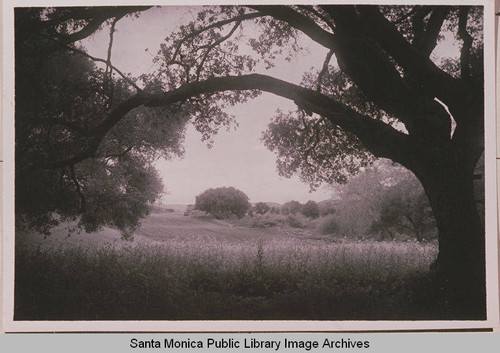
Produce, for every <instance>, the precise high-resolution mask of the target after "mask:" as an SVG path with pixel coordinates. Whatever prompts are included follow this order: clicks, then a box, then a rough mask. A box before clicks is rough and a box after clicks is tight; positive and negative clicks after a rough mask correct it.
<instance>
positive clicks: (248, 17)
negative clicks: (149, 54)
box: [169, 12, 264, 63]
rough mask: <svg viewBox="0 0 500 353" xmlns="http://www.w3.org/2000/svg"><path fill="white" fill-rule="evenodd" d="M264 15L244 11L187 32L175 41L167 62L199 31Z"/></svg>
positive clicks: (175, 58)
mask: <svg viewBox="0 0 500 353" xmlns="http://www.w3.org/2000/svg"><path fill="white" fill-rule="evenodd" d="M263 16H264V15H263V14H261V13H259V12H252V13H246V14H242V15H239V16H235V17H231V18H229V19H227V20H222V21H218V22H214V23H212V24H210V25H208V26H205V27H202V28H200V29H198V30H196V31H194V32H191V33H189V34H188V35H186V36H184V37H183V38H182V39H181V40H180V41H179V42H178V43H177V46H176V48H175V52H174V55H172V58H171V60H169V63H170V62H172V63H173V62H174V61H175V60H177V55H179V52H180V50H181V47H182V45H183V44H184V43H185V42H186V41H187V40H188V39H190V38H194V37H196V36H198V35H200V34H201V33H203V32H206V31H208V30H210V29H212V28H216V27H218V28H220V27H223V26H225V25H227V24H229V23H232V22H235V21H239V22H240V23H241V22H242V21H244V20H249V19H253V18H257V17H263Z"/></svg>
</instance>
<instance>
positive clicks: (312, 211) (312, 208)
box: [300, 200, 320, 218]
mask: <svg viewBox="0 0 500 353" xmlns="http://www.w3.org/2000/svg"><path fill="white" fill-rule="evenodd" d="M300 212H301V213H302V214H303V215H304V216H306V217H308V218H318V217H319V215H320V210H319V206H318V204H317V203H316V202H315V201H312V200H309V201H307V202H306V203H305V204H304V205H303V206H302V208H301V210H300Z"/></svg>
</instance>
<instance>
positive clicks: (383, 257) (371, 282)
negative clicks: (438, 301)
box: [15, 238, 436, 320]
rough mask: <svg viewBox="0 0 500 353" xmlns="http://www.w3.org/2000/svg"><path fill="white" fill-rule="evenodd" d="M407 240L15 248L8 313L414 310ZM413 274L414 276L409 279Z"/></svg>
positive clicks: (192, 315)
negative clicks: (12, 293)
mask: <svg viewBox="0 0 500 353" xmlns="http://www.w3.org/2000/svg"><path fill="white" fill-rule="evenodd" d="M435 256H436V247H435V246H433V245H431V244H415V243H396V242H394V243H389V242H387V243H382V242H369V243H368V242H366V243H363V242H360V243H327V242H323V241H307V240H300V239H296V238H291V239H289V240H285V241H278V240H271V241H268V242H262V241H261V242H258V243H250V242H248V243H243V244H235V243H223V242H214V243H210V242H200V243H195V242H187V241H186V242H182V241H178V242H171V243H166V244H164V245H161V246H160V245H159V246H145V245H129V246H124V247H120V248H115V247H113V246H105V247H91V246H89V247H73V248H63V247H45V248H41V247H32V246H28V245H22V244H19V245H18V246H17V249H16V274H15V275H16V282H15V319H16V320H108V319H110V320H111V319H112V320H128V319H133V320H139V319H142V320H156V319H161V320H203V319H214V320H217V319H241V320H252V319H298V320H327V319H328V320H344V319H350V320H358V319H366V320H373V319H418V318H424V317H425V318H428V316H429V315H431V316H432V315H434V314H432V313H431V314H427V311H426V310H425V308H421V307H419V306H418V300H417V299H418V297H417V296H416V292H415V284H414V283H415V281H416V280H419V281H420V279H423V278H425V274H426V271H427V269H428V267H429V264H430V263H431V262H432V260H433V259H434V258H435ZM419 283H420V282H419Z"/></svg>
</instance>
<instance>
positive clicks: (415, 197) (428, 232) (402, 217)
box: [372, 179, 436, 242]
mask: <svg viewBox="0 0 500 353" xmlns="http://www.w3.org/2000/svg"><path fill="white" fill-rule="evenodd" d="M435 226H436V221H435V219H434V217H433V215H432V210H431V207H430V205H429V200H428V199H427V196H426V195H425V193H424V191H423V189H422V186H421V185H420V183H419V182H418V181H417V180H415V179H409V180H404V181H401V182H400V183H398V184H397V185H395V186H392V187H391V188H390V189H388V190H387V191H386V193H385V194H384V196H383V197H382V200H381V209H380V215H379V217H378V218H377V219H375V220H374V221H373V223H372V230H373V231H374V232H379V233H382V234H387V235H389V236H390V238H392V239H394V238H395V237H396V232H397V233H402V234H408V235H410V236H412V237H414V238H416V239H417V241H419V242H420V241H423V240H424V239H425V237H433V236H434V235H435V234H434V230H435Z"/></svg>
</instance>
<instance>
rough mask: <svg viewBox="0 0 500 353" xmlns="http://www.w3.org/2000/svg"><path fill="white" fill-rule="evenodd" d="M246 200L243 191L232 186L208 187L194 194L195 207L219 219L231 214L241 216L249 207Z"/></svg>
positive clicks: (246, 197)
mask: <svg viewBox="0 0 500 353" xmlns="http://www.w3.org/2000/svg"><path fill="white" fill-rule="evenodd" d="M248 200H249V199H248V196H247V195H246V194H245V193H243V192H242V191H240V190H237V189H235V188H233V187H221V188H215V189H208V190H206V191H204V192H203V193H202V194H200V195H198V196H196V203H195V209H197V210H200V211H205V212H206V213H208V214H210V215H212V216H214V217H215V218H219V219H223V218H228V217H231V216H233V215H234V216H236V217H238V218H241V217H243V216H244V215H245V213H246V212H247V211H248V209H249V208H250V203H249V202H248Z"/></svg>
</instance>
